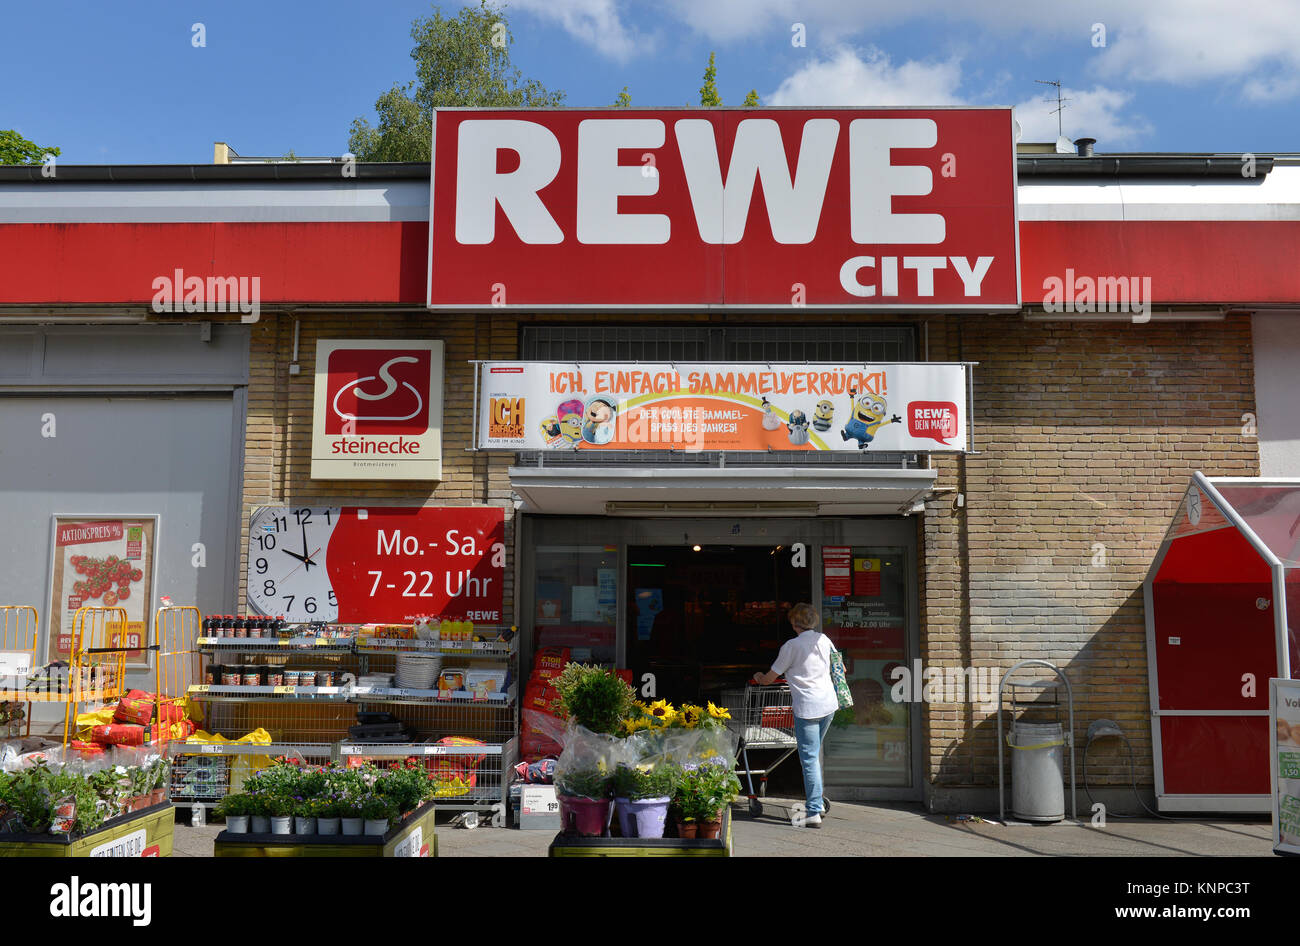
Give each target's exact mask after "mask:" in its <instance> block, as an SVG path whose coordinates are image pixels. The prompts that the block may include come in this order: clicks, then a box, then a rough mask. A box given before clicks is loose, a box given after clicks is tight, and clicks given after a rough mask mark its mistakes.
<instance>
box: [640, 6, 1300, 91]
mask: <svg viewBox="0 0 1300 946" xmlns="http://www.w3.org/2000/svg"><path fill="white" fill-rule="evenodd" d="M660 9H664V10H666V11H669V15H670V16H675V17H676V18H677V19H678V20H680V21H681V22H682V23H685V24H686V25H687V26H689V27H690V28H691V29H693V30H695V31H696V32H698V33H700V34H701V35H703V36H704V37H706V38H707V39H709V40H713V41H716V42H720V43H726V42H734V41H739V40H747V39H753V38H756V37H760V36H771V35H775V34H782V33H785V32H786V31H788V30H789V29H790V27H791V25H792V24H793V23H796V22H800V23H804V24H805V26H806V27H807V30H808V49H809V51H810V52H811V51H812V50H816V49H826V48H834V47H838V46H844V45H847V44H849V43H851V42H852V41H853V40H855V39H861V38H863V37H867V36H871V35H872V34H873V33H878V32H880V31H881V30H884V29H892V28H894V27H898V26H901V25H912V26H916V27H917V28H921V29H925V30H928V31H933V33H934V37H935V39H936V40H937V41H939V42H942V41H944V40H945V39H946V40H952V39H963V40H970V39H972V37H971V35H970V27H975V28H976V29H978V30H983V31H985V32H986V33H987V34H989V35H988V39H989V40H991V41H994V42H1001V41H1006V40H1010V39H1013V38H1014V39H1015V40H1017V41H1028V42H1029V43H1030V44H1031V45H1032V46H1033V47H1034V48H1038V49H1039V50H1040V51H1042V50H1043V49H1052V48H1056V49H1060V50H1062V51H1066V50H1076V51H1079V52H1083V53H1084V54H1085V55H1087V54H1091V66H1090V68H1091V70H1092V71H1093V72H1094V73H1095V74H1096V75H1097V76H1098V77H1100V78H1102V79H1103V80H1105V81H1108V82H1112V83H1113V82H1114V81H1117V80H1120V79H1125V80H1135V81H1142V82H1164V83H1170V84H1192V83H1202V82H1216V81H1217V82H1221V83H1224V85H1225V86H1227V87H1228V88H1229V89H1230V90H1233V91H1235V92H1237V94H1239V95H1241V96H1242V97H1243V98H1245V99H1246V100H1248V101H1261V102H1262V101H1276V100H1279V99H1284V98H1292V97H1295V96H1297V95H1300V9H1298V5H1297V3H1296V2H1295V0H1263V2H1260V3H1245V2H1242V0H1237V2H1229V0H1136V2H1135V0H1089V3H1088V4H1087V6H1086V8H1085V9H1084V10H1082V11H1081V10H1080V8H1079V6H1078V5H1077V4H1069V3H1050V2H1049V3H1044V2H1042V0H1000V2H998V3H971V2H969V0H909V2H907V3H898V2H897V0H708V2H700V0H667V2H666V3H665V4H664V5H663V6H662V7H660ZM1098 23H1100V24H1101V25H1102V26H1104V27H1105V38H1106V45H1105V46H1104V47H1100V48H1094V47H1093V46H1092V41H1093V37H1094V30H1093V26H1094V24H1098ZM977 41H980V42H983V41H985V39H984V38H978V39H977ZM1045 43H1050V44H1053V45H1051V46H1047V45H1044V44H1045Z"/></svg>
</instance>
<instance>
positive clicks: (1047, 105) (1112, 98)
mask: <svg viewBox="0 0 1300 946" xmlns="http://www.w3.org/2000/svg"><path fill="white" fill-rule="evenodd" d="M1061 94H1062V95H1063V96H1064V97H1065V98H1067V99H1069V100H1070V101H1069V102H1067V103H1066V105H1065V113H1064V130H1065V136H1066V137H1067V138H1069V139H1071V140H1074V139H1075V138H1083V137H1085V136H1086V137H1089V138H1096V139H1097V144H1098V145H1099V146H1100V148H1101V149H1102V150H1103V151H1107V150H1113V149H1114V147H1115V146H1116V145H1130V144H1132V143H1133V142H1134V141H1137V140H1139V139H1141V138H1142V137H1143V136H1144V135H1147V134H1150V132H1151V125H1150V124H1149V123H1148V122H1147V121H1146V120H1145V119H1144V118H1142V117H1141V116H1140V115H1132V114H1128V113H1127V112H1126V107H1127V106H1128V104H1129V102H1131V101H1132V100H1133V95H1132V93H1130V92H1123V91H1120V90H1119V89H1108V88H1104V87H1102V86H1094V87H1093V88H1091V89H1070V88H1066V89H1062V91H1061ZM1055 108H1056V92H1055V90H1052V91H1051V92H1050V93H1048V94H1045V95H1041V96H1038V97H1036V98H1032V99H1028V100H1026V101H1024V102H1021V103H1019V104H1018V105H1016V107H1015V113H1016V121H1018V122H1019V123H1020V140H1021V141H1055V140H1056V137H1057V124H1056V114H1055V113H1054V111H1053V110H1054V109H1055Z"/></svg>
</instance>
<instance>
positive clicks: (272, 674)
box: [266, 669, 284, 687]
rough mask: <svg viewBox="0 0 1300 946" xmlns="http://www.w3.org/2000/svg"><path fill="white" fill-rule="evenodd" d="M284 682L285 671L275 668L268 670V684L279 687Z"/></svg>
mask: <svg viewBox="0 0 1300 946" xmlns="http://www.w3.org/2000/svg"><path fill="white" fill-rule="evenodd" d="M283 684H284V671H283V670H279V669H275V670H267V671H266V685H267V686H271V687H278V686H282V685H283Z"/></svg>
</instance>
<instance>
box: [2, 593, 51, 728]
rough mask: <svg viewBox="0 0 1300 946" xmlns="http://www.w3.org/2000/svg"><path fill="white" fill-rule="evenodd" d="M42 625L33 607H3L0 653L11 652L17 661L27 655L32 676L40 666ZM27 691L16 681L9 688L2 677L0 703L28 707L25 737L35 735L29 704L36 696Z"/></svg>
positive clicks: (24, 684) (14, 605) (18, 605)
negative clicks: (38, 648) (38, 641)
mask: <svg viewBox="0 0 1300 946" xmlns="http://www.w3.org/2000/svg"><path fill="white" fill-rule="evenodd" d="M40 623H41V622H40V616H39V615H37V613H36V609H35V608H33V607H30V606H28V605H22V604H6V605H0V651H9V652H11V655H12V656H13V657H15V658H16V657H20V656H21V655H23V654H25V655H26V663H27V667H28V670H29V672H32V671H35V670H36V668H37V666H39V665H38V664H37V662H36V634H37V631H38V629H39V628H40ZM14 662H19V661H14ZM26 687H27V685H26V683H25V682H24V681H21V680H17V679H15V680H14V681H13V682H12V685H9V686H6V681H5V679H4V678H3V677H0V703H26V704H29V705H28V707H27V709H26V710H25V711H24V713H23V719H24V728H23V735H24V736H30V735H31V732H32V710H31V706H30V704H31V703H32V702H34V701H33V699H32V696H33V694H31V693H29V692H28V691H27V688H26Z"/></svg>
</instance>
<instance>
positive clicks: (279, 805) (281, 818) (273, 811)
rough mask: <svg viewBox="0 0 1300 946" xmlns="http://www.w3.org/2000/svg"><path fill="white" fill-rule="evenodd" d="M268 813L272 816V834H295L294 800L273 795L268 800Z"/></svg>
mask: <svg viewBox="0 0 1300 946" xmlns="http://www.w3.org/2000/svg"><path fill="white" fill-rule="evenodd" d="M266 812H267V814H268V815H270V816H271V833H272V834H292V833H293V799H292V798H288V797H286V796H284V795H271V796H270V797H269V798H267V800H266Z"/></svg>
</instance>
